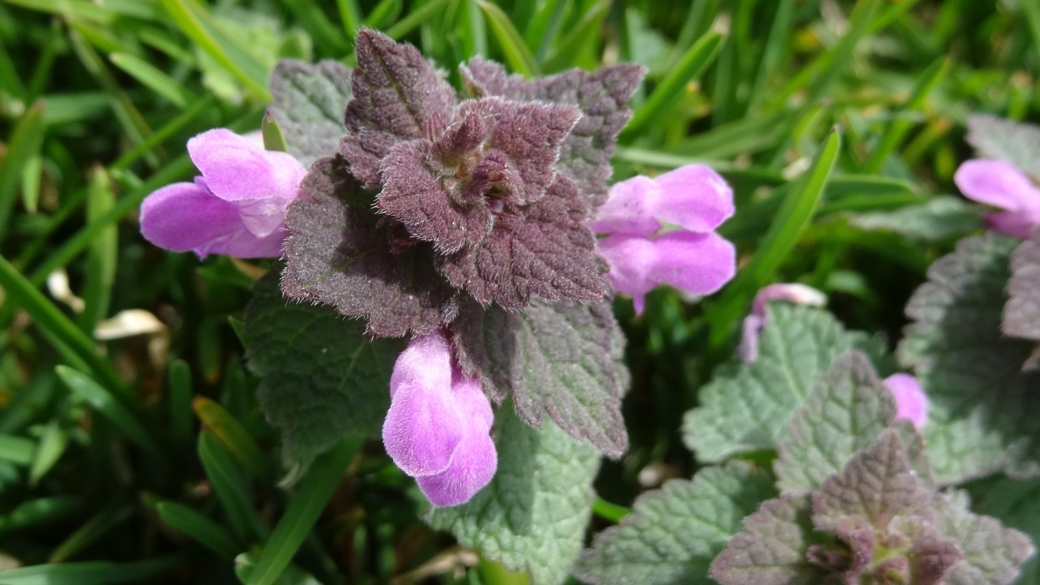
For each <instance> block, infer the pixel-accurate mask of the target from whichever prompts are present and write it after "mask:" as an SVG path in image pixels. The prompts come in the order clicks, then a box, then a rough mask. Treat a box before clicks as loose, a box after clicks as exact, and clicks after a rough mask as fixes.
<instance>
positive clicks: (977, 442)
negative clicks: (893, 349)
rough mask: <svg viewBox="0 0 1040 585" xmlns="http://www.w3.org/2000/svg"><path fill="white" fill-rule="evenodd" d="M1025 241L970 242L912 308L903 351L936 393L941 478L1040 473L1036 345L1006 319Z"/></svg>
mask: <svg viewBox="0 0 1040 585" xmlns="http://www.w3.org/2000/svg"><path fill="white" fill-rule="evenodd" d="M1018 244H1019V242H1018V240H1015V239H1014V238H1010V237H1007V236H1003V235H1000V234H992V233H991V234H987V235H985V236H982V237H976V238H968V239H965V240H962V241H961V242H960V244H958V246H957V249H956V251H954V252H953V253H952V254H949V255H947V256H944V257H943V258H940V259H939V260H937V261H936V262H935V263H934V264H933V265H932V267H931V268H930V269H929V271H928V282H926V283H925V284H923V285H922V286H921V287H920V288H918V289H917V291H916V292H915V293H914V295H913V296H912V297H911V299H910V302H909V303H908V305H907V308H906V313H907V315H908V316H909V317H910V319H911V321H912V322H911V324H910V325H909V326H908V327H907V329H906V336H905V337H904V339H903V341H902V342H901V343H900V345H899V348H898V357H899V360H900V362H901V363H902V364H903V365H904V366H905V367H913V369H914V374H915V375H916V377H917V379H918V381H919V382H920V383H921V386H922V387H923V388H924V390H925V391H926V393H927V394H928V400H929V407H928V424H927V425H926V426H925V427H924V429H923V434H924V438H925V444H926V445H927V451H928V457H929V459H930V460H931V462H932V466H933V467H934V470H935V475H936V478H937V480H938V481H939V483H941V484H949V483H956V482H960V481H964V480H967V479H971V478H976V477H982V476H985V475H989V474H992V473H995V472H998V471H1005V472H1007V473H1010V474H1014V475H1017V476H1032V475H1037V474H1040V417H1037V416H1036V413H1037V412H1038V411H1040V392H1037V388H1038V387H1040V372H1037V371H1036V370H1023V364H1025V363H1026V362H1027V360H1028V359H1029V357H1030V355H1031V353H1032V351H1033V348H1034V346H1035V344H1034V343H1033V342H1031V341H1026V340H1020V339H1014V338H1010V337H1006V336H1003V335H1002V334H1001V325H1000V323H1001V311H1002V309H1003V307H1004V304H1005V302H1006V301H1007V296H1006V293H1005V287H1006V286H1007V282H1008V279H1009V277H1010V270H1009V268H1010V264H1011V255H1012V252H1013V250H1014V249H1015V247H1016V246H1017V245H1018Z"/></svg>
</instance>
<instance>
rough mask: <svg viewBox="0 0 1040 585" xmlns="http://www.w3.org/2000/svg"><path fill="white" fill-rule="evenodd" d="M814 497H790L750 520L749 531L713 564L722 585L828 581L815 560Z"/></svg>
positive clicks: (746, 527) (765, 506)
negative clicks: (812, 551) (812, 556)
mask: <svg viewBox="0 0 1040 585" xmlns="http://www.w3.org/2000/svg"><path fill="white" fill-rule="evenodd" d="M811 515H812V509H811V505H810V502H809V497H808V496H795V495H784V496H780V497H779V498H776V499H773V500H769V501H767V502H765V503H764V504H762V506H761V507H760V508H759V509H758V511H757V512H755V513H754V514H752V515H750V516H748V517H747V518H745V519H744V522H743V527H744V529H743V530H742V531H741V532H740V533H738V534H737V535H736V536H734V537H733V538H731V539H730V540H729V543H727V544H726V548H725V550H723V551H722V553H720V554H719V556H717V557H715V560H714V561H712V563H711V573H710V574H711V576H712V578H714V579H715V580H716V581H718V582H719V583H721V584H722V585H791V584H793V583H823V582H825V581H824V579H825V578H826V576H827V572H826V571H824V569H823V568H821V567H819V566H817V565H815V564H813V563H812V562H810V561H809V557H808V554H809V549H810V547H812V546H813V545H814V544H816V542H817V541H818V540H819V538H818V536H816V535H814V534H813V525H812V517H811Z"/></svg>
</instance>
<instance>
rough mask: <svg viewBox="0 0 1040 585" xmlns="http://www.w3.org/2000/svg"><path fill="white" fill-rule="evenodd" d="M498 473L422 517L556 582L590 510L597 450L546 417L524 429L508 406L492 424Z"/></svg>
mask: <svg viewBox="0 0 1040 585" xmlns="http://www.w3.org/2000/svg"><path fill="white" fill-rule="evenodd" d="M495 428H496V440H495V444H496V447H497V449H498V473H497V474H496V475H495V479H493V480H492V481H491V484H490V485H488V486H487V487H486V488H484V489H483V490H481V491H480V492H479V493H477V495H476V496H474V497H473V499H472V500H470V501H469V502H468V503H466V504H463V505H461V506H457V507H454V508H436V509H434V510H433V511H431V512H430V514H429V515H428V516H427V517H426V520H427V521H428V522H429V523H430V525H432V526H433V527H434V528H438V529H441V530H448V531H450V532H451V533H452V534H454V535H455V537H456V538H457V539H458V540H459V542H460V543H461V544H463V545H464V546H470V547H474V548H477V549H479V550H480V552H481V554H483V555H484V556H486V557H488V558H490V559H494V560H498V561H501V562H502V564H504V565H505V566H507V567H509V568H511V569H524V570H527V571H528V572H529V573H530V575H531V579H532V582H533V583H534V584H535V585H552V584H556V583H562V582H563V581H564V580H565V579H566V578H567V574H568V573H569V571H570V567H571V565H572V564H573V563H574V559H575V558H576V557H577V556H578V553H579V551H580V550H581V547H582V542H583V540H584V536H585V526H586V524H587V523H588V521H589V516H590V514H591V511H592V500H593V498H594V496H595V494H594V493H593V491H592V480H593V478H594V477H595V476H596V472H597V470H598V469H599V460H600V459H599V453H598V452H597V451H596V450H595V449H594V448H593V447H592V446H591V445H588V444H585V443H579V442H576V441H574V440H573V439H571V438H570V437H568V436H567V435H566V434H565V433H564V432H563V431H561V430H560V429H559V428H557V427H556V426H555V425H554V424H552V423H551V422H546V423H545V424H543V425H542V427H541V428H540V429H534V428H531V427H529V426H528V425H527V424H525V423H524V422H523V421H521V420H520V419H519V418H518V417H517V416H516V415H515V414H514V413H513V410H512V409H511V408H509V407H503V408H500V409H498V414H497V416H496V422H495Z"/></svg>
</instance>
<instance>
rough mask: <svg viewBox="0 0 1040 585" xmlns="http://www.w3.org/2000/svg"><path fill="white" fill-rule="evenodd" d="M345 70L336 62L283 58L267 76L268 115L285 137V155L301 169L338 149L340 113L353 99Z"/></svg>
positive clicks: (341, 127)
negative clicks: (268, 80)
mask: <svg viewBox="0 0 1040 585" xmlns="http://www.w3.org/2000/svg"><path fill="white" fill-rule="evenodd" d="M350 74H351V71H350V69H349V68H347V67H345V66H344V65H342V64H341V63H339V62H338V61H320V62H318V63H316V64H314V65H309V64H307V63H304V62H303V61H296V60H292V59H285V60H282V61H280V62H279V63H278V65H277V66H276V67H275V68H274V72H273V73H271V95H272V96H273V97H274V103H273V104H272V105H271V109H270V110H269V112H270V115H272V116H273V117H274V119H275V120H277V122H278V126H279V127H281V129H282V132H283V133H284V135H285V142H286V145H287V146H288V147H289V148H288V151H287V152H288V153H289V154H291V155H293V156H294V157H295V158H296V159H297V160H299V161H300V162H301V163H302V164H303V166H304V167H310V166H311V163H313V162H314V161H315V160H317V159H319V158H321V157H325V156H332V155H333V154H335V153H336V152H337V151H338V150H339V139H340V138H342V137H343V136H344V135H345V134H346V133H347V132H346V129H345V128H344V127H343V113H344V112H345V111H346V109H347V102H349V101H350V98H351V97H352V96H353V93H352V92H351V89H350Z"/></svg>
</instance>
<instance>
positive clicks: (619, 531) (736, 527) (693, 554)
mask: <svg viewBox="0 0 1040 585" xmlns="http://www.w3.org/2000/svg"><path fill="white" fill-rule="evenodd" d="M775 495H776V490H775V489H774V488H773V481H772V478H771V477H770V476H769V474H768V473H767V472H766V471H764V470H762V469H755V468H753V467H752V466H751V465H749V464H747V463H743V462H732V463H728V464H726V465H725V466H724V467H708V468H705V469H702V470H701V471H699V472H698V473H697V475H696V476H694V478H693V481H686V480H672V481H669V482H668V483H666V484H665V485H664V487H663V488H662V489H660V490H656V491H652V492H647V493H646V494H644V495H642V496H640V497H639V499H637V500H636V502H635V505H634V511H633V513H632V514H629V515H628V516H625V517H624V518H623V519H622V520H621V523H620V524H619V525H617V526H615V527H613V528H609V529H607V530H605V531H604V532H601V533H600V534H598V535H597V536H596V540H595V541H594V542H593V545H592V548H590V549H588V550H586V551H584V552H583V553H582V555H581V557H579V559H578V563H577V565H576V566H575V574H576V575H578V576H579V577H580V578H581V579H582V580H584V581H587V582H589V583H596V584H603V585H610V584H624V583H640V584H642V585H669V584H676V585H679V584H696V583H704V584H707V583H712V581H711V580H710V579H709V577H708V566H709V565H710V564H711V561H712V559H714V558H715V556H716V555H717V554H718V553H719V552H721V551H722V549H723V548H724V547H725V546H726V542H727V541H728V540H729V538H730V537H731V536H732V535H733V534H736V533H737V532H739V531H740V528H741V522H742V521H743V519H744V517H745V516H749V515H751V514H752V513H753V512H754V511H755V510H756V509H757V508H758V506H759V504H760V503H761V502H763V501H764V500H766V499H768V498H771V497H774V496H775Z"/></svg>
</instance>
